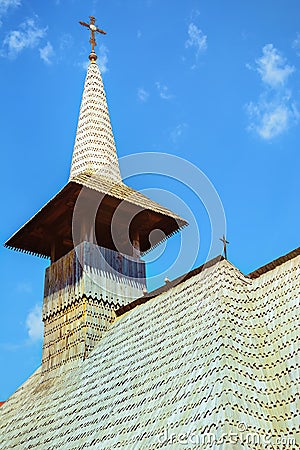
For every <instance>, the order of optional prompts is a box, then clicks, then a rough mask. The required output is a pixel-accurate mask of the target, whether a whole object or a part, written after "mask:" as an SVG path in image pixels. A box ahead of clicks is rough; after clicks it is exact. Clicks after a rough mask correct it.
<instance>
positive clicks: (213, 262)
mask: <svg viewBox="0 0 300 450" xmlns="http://www.w3.org/2000/svg"><path fill="white" fill-rule="evenodd" d="M221 261H227V260H226V259H225V258H224V256H223V255H219V256H216V257H215V258H212V259H210V260H209V261H206V262H205V263H204V264H201V266H199V267H196V268H195V269H192V270H190V271H189V272H187V273H185V274H184V275H181V276H179V277H177V278H174V280H172V281H168V282H167V283H165V284H164V285H162V286H160V287H159V288H157V289H154V290H153V291H151V292H148V293H146V294H145V295H143V297H139V298H137V299H135V300H134V301H133V302H131V303H128V304H127V305H124V306H122V307H121V308H119V309H117V310H116V311H115V313H116V316H117V317H120V316H121V315H123V314H125V313H126V312H128V311H131V310H132V309H134V308H135V307H136V306H139V305H142V304H143V303H147V302H148V301H149V300H151V299H153V298H155V297H157V296H158V295H160V294H163V293H165V292H167V291H169V290H170V289H172V288H173V287H175V286H177V285H178V284H181V283H184V282H185V281H187V280H189V279H190V278H192V277H194V276H195V275H198V274H199V273H200V272H203V271H204V270H206V269H209V268H210V267H213V266H214V265H216V264H217V263H219V262H221Z"/></svg>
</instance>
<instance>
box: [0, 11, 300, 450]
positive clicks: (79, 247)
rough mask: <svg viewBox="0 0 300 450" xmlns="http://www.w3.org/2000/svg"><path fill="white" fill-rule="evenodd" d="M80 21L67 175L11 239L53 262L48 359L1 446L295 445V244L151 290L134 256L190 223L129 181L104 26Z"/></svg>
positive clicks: (11, 411)
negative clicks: (263, 258)
mask: <svg viewBox="0 0 300 450" xmlns="http://www.w3.org/2000/svg"><path fill="white" fill-rule="evenodd" d="M83 25H85V26H87V27H88V28H89V30H90V31H91V40H90V42H91V44H92V52H91V54H90V56H89V59H90V64H89V66H88V70H87V75H86V80H85V85H84V90H83V96H82V103H81V108H80V115H79V120H78V127H77V133H76V141H75V146H74V152H73V159H72V164H71V171H70V178H69V180H68V182H67V184H66V185H65V186H64V188H63V189H62V190H60V191H59V192H58V193H57V195H55V197H53V198H52V199H51V200H50V201H49V202H48V203H46V205H45V206H43V208H41V209H40V211H38V212H37V213H36V214H35V215H34V216H33V217H32V218H31V219H30V220H29V221H28V222H27V223H26V224H25V225H24V226H23V227H22V228H21V229H19V230H18V231H17V232H16V233H15V234H14V235H13V236H12V237H11V238H10V239H9V240H8V241H7V243H6V246H7V247H9V248H12V249H16V250H22V251H26V252H29V253H32V254H35V255H38V256H43V257H47V258H49V259H50V261H51V263H50V266H49V267H48V268H47V269H46V275H45V289H44V303H43V322H44V344H43V354H42V363H41V366H40V367H39V368H38V369H37V370H36V372H34V373H33V375H32V376H31V377H30V378H29V379H28V380H27V381H26V382H25V383H24V384H23V385H22V386H21V387H20V388H19V389H18V390H17V391H16V392H15V393H14V394H13V395H12V396H11V397H10V398H9V399H8V400H7V401H6V402H5V403H4V404H3V405H2V406H1V408H0V450H4V449H5V450H12V449H20V450H27V449H28V450H29V449H36V450H41V449H45V450H56V449H62V450H71V449H72V450H80V449H103V450H104V449H105V450H108V449H111V450H112V449H128V450H132V449H142V450H148V449H159V448H163V449H174V450H177V449H180V448H185V449H194V448H195V449H202V448H203V449H220V450H221V449H222V450H223V449H226V450H227V449H228V450H229V449H230V450H231V449H252V448H253V449H258V448H262V449H263V448H273V449H281V448H293V449H297V448H300V430H299V425H300V412H299V409H300V408H299V377H300V370H299V337H298V335H299V298H300V248H298V249H296V250H294V251H292V252H290V253H289V254H287V255H285V256H283V257H280V258H278V259H277V260H275V261H273V262H271V263H269V264H267V265H266V266H264V267H261V268H260V269H258V270H256V271H254V272H253V273H251V274H248V275H244V274H242V273H241V272H240V271H239V270H238V269H237V268H236V267H234V266H233V265H232V264H231V263H230V262H229V261H227V260H226V259H225V258H223V257H218V258H216V259H214V260H212V261H209V262H208V263H206V264H205V265H203V266H201V267H199V268H197V269H194V270H192V271H191V272H189V273H187V274H185V275H184V276H183V277H181V278H180V279H178V280H173V281H170V282H168V283H166V284H165V285H164V286H162V287H161V288H160V289H157V290H156V291H153V292H150V293H147V290H146V275H145V274H146V271H145V263H144V262H143V260H142V259H141V255H142V254H143V253H144V252H146V251H148V250H150V249H151V248H152V247H154V246H155V245H158V244H159V243H160V241H161V240H162V238H164V239H167V238H168V237H169V236H171V235H172V234H173V233H176V232H178V231H180V229H181V228H183V227H184V226H186V225H187V223H186V221H185V220H184V219H182V218H181V217H179V216H178V215H177V214H175V213H174V212H172V211H170V210H168V209H167V208H164V207H163V206H161V205H159V204H158V203H156V202H154V201H152V200H151V199H149V198H147V197H145V196H144V195H142V194H141V193H139V192H136V191H134V190H133V189H131V188H130V187H128V186H126V185H125V184H124V183H123V182H122V179H121V175H120V170H119V165H118V158H117V152H116V147H115V141H114V136H113V133H112V127H111V123H110V117H109V112H108V107H107V102H106V96H105V90H104V86H103V82H102V77H101V73H100V70H99V67H98V65H97V62H96V60H97V56H96V54H95V50H94V47H95V36H94V35H95V32H101V33H104V32H103V31H102V30H99V29H98V28H97V27H96V25H95V19H94V18H93V17H91V21H90V23H89V24H84V23H83ZM154 230H160V231H161V232H160V233H158V234H157V233H156V234H155V233H152V232H153V231H154ZM151 233H152V236H153V235H155V236H156V237H157V238H156V239H152V238H151V239H149V236H150V234H151Z"/></svg>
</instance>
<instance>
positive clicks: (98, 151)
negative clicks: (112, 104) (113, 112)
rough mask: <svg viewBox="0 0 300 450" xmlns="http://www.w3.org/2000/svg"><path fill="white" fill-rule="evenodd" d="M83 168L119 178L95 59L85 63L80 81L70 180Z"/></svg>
mask: <svg viewBox="0 0 300 450" xmlns="http://www.w3.org/2000/svg"><path fill="white" fill-rule="evenodd" d="M85 171H89V172H91V173H96V172H98V173H99V175H102V176H105V177H108V178H109V179H110V180H112V181H116V182H119V181H121V175H120V169H119V163H118V157H117V151H116V145H115V140H114V135H113V132H112V127H111V123H110V117H109V112H108V106H107V102H106V95H105V91H104V86H103V82H102V77H101V73H100V70H99V67H98V65H97V64H96V63H95V62H91V63H90V64H89V67H88V71H87V76H86V80H85V84H84V90H83V96H82V102H81V107H80V113H79V120H78V126H77V132H76V139H75V146H74V151H73V158H72V165H71V172H70V179H72V178H74V177H75V176H76V175H79V174H80V173H82V172H85Z"/></svg>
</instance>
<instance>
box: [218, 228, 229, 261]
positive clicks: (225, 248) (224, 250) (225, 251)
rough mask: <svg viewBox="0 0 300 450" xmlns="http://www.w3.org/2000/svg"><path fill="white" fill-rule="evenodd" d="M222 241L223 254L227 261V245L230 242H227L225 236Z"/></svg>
mask: <svg viewBox="0 0 300 450" xmlns="http://www.w3.org/2000/svg"><path fill="white" fill-rule="evenodd" d="M220 241H222V242H223V252H224V257H225V259H227V244H229V242H228V241H227V240H226V237H225V235H224V234H223V236H222V237H221V238H220Z"/></svg>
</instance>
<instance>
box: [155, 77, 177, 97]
mask: <svg viewBox="0 0 300 450" xmlns="http://www.w3.org/2000/svg"><path fill="white" fill-rule="evenodd" d="M155 86H156V88H157V90H158V93H159V96H160V98H162V99H163V100H170V99H171V98H173V97H174V96H173V95H172V94H170V93H169V88H168V86H166V85H165V84H161V83H160V82H159V81H157V82H156V83H155Z"/></svg>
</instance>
